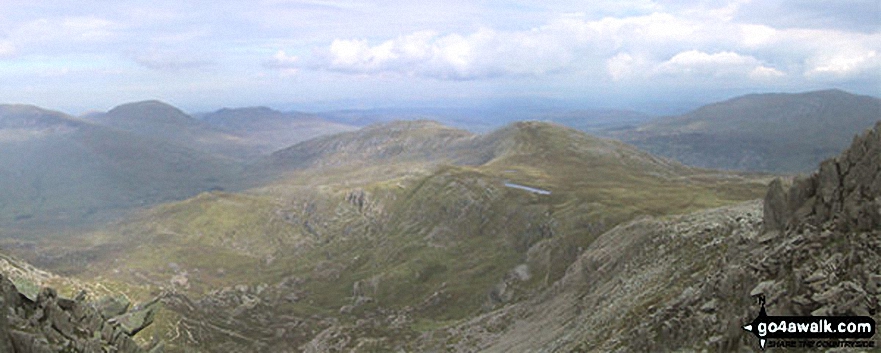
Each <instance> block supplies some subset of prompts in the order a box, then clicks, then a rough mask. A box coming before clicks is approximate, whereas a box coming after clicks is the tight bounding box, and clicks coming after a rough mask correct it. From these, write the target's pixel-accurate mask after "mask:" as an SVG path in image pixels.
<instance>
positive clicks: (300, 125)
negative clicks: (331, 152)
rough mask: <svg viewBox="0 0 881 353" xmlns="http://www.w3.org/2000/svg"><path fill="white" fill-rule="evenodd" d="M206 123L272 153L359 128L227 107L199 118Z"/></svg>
mask: <svg viewBox="0 0 881 353" xmlns="http://www.w3.org/2000/svg"><path fill="white" fill-rule="evenodd" d="M197 117H198V118H199V119H200V120H202V121H203V122H205V123H207V124H209V125H211V126H213V127H215V128H219V129H222V130H223V131H227V132H230V133H234V134H236V135H237V136H240V138H242V139H244V140H245V141H249V142H250V143H251V144H252V145H254V146H255V147H256V148H257V150H258V151H259V152H261V153H271V152H274V151H277V150H280V149H282V148H285V147H289V146H291V145H294V144H296V143H298V142H303V141H306V140H309V139H312V138H315V137H318V136H324V135H332V134H336V133H340V132H346V131H352V130H355V129H357V127H355V126H354V125H348V124H342V123H337V122H332V121H329V120H327V119H325V118H322V117H320V116H318V115H315V114H307V113H299V112H280V111H277V110H273V109H270V108H266V107H250V108H236V109H229V108H224V109H220V110H218V111H215V112H212V113H206V114H200V115H198V116H197Z"/></svg>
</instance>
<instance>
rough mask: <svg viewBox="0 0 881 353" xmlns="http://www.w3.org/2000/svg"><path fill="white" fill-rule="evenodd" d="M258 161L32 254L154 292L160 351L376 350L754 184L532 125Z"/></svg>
mask: <svg viewBox="0 0 881 353" xmlns="http://www.w3.org/2000/svg"><path fill="white" fill-rule="evenodd" d="M263 167H264V168H281V169H283V170H289V172H288V174H287V177H286V178H284V179H282V180H279V181H277V182H275V183H273V184H271V185H267V186H265V187H261V188H257V189H252V190H249V191H247V192H243V193H235V194H234V193H225V192H210V193H203V194H200V195H199V196H197V197H194V198H191V199H188V200H185V201H181V202H175V203H170V204H165V205H162V206H159V207H155V208H152V209H150V210H149V211H145V212H143V213H141V214H139V215H138V216H137V217H134V218H132V219H130V220H128V221H125V222H122V223H120V224H118V225H116V226H115V227H112V228H110V229H107V230H105V231H102V232H96V233H91V234H89V235H88V236H86V237H84V238H83V239H81V241H79V242H77V243H76V244H78V245H74V246H70V244H66V245H65V248H64V249H61V248H60V247H59V248H58V249H57V252H56V253H58V254H60V255H58V256H56V257H54V258H52V259H51V260H50V261H48V262H46V263H44V264H45V265H46V266H49V267H51V268H53V269H55V270H56V271H59V272H61V273H65V274H70V275H76V276H79V277H84V278H91V279H94V280H112V281H121V282H129V283H138V284H143V285H147V286H151V287H152V288H155V289H156V290H157V291H162V292H163V293H164V295H163V299H162V301H163V303H164V305H165V308H166V309H168V310H163V311H162V312H161V313H160V314H158V315H157V317H156V322H155V324H154V325H152V326H151V327H149V328H148V329H147V330H149V332H147V333H146V335H147V336H148V337H149V335H153V334H155V335H156V336H157V337H161V338H162V339H164V340H166V341H167V343H168V345H167V346H166V347H167V349H168V350H169V351H194V350H205V351H231V352H233V351H253V350H254V349H258V350H274V351H295V350H305V351H316V352H318V351H327V350H330V349H353V348H356V347H358V348H357V350H361V351H369V350H378V351H384V350H388V349H391V348H393V347H397V346H399V345H400V343H401V342H404V341H410V340H413V339H415V338H416V337H419V335H421V334H423V333H424V332H433V330H434V329H437V328H439V327H446V326H448V325H452V324H455V323H457V322H460V321H461V320H465V319H468V318H470V317H474V316H475V315H478V314H480V313H483V312H487V311H489V310H492V309H494V308H498V307H503V306H506V305H508V304H510V303H515V302H518V301H521V300H523V299H525V298H527V297H529V296H530V295H533V294H535V293H538V292H539V291H541V290H544V289H547V288H549V287H550V286H551V285H552V284H553V283H554V282H556V281H557V280H558V279H560V278H562V277H563V275H564V274H565V273H566V269H567V268H568V267H569V265H570V264H571V263H573V261H575V260H576V259H577V257H578V255H579V253H580V252H581V251H582V250H583V249H584V248H586V247H588V246H590V244H591V243H592V242H593V241H594V239H596V238H597V237H598V236H599V235H600V234H602V233H603V232H605V231H606V230H609V229H611V228H612V227H614V226H616V225H618V224H620V223H622V222H624V221H627V220H631V219H634V218H635V217H639V216H643V215H652V216H659V215H668V214H680V213H684V212H689V211H693V210H698V209H704V208H708V207H715V206H721V205H727V204H732V203H737V202H741V201H743V200H751V199H755V198H758V197H760V196H761V195H762V193H763V192H764V189H765V186H764V185H765V181H766V180H759V179H760V178H757V177H753V176H745V175H737V174H731V173H720V172H716V171H708V170H702V169H695V168H689V167H685V166H683V165H680V164H678V163H675V162H670V161H667V160H664V159H661V158H657V157H654V156H652V155H649V154H647V153H644V152H641V151H639V150H637V149H636V148H634V147H632V146H629V145H626V144H623V143H619V142H616V141H612V140H606V139H600V138H596V137H592V136H589V135H586V134H584V133H581V132H578V131H575V130H571V129H568V128H564V127H561V126H558V125H554V124H548V123H536V122H520V123H515V124H512V125H510V126H507V127H505V128H503V129H500V130H498V131H496V132H493V133H490V134H487V135H473V134H470V133H467V132H464V131H461V130H454V129H449V128H446V127H443V126H441V125H439V124H435V123H431V122H410V123H392V124H388V125H381V126H374V127H370V128H367V129H364V130H361V131H358V132H353V133H344V134H340V135H335V136H333V137H325V138H320V139H317V140H313V141H307V142H304V143H301V144H299V145H297V146H294V147H292V148H291V149H289V150H286V151H283V152H280V153H277V154H275V155H273V156H272V157H271V158H269V159H268V160H267V161H266V164H264V165H263ZM82 258H88V259H89V260H88V261H82ZM145 332H146V331H145Z"/></svg>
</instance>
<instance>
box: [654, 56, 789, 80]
mask: <svg viewBox="0 0 881 353" xmlns="http://www.w3.org/2000/svg"><path fill="white" fill-rule="evenodd" d="M654 72H655V73H656V74H660V75H673V76H698V77H704V78H709V77H725V78H738V77H743V76H746V77H749V78H750V79H754V80H767V79H773V78H778V77H783V76H785V75H786V74H785V73H783V72H782V71H780V70H777V69H775V68H772V67H768V66H765V65H764V64H763V63H762V62H761V61H759V60H758V59H756V58H755V57H752V56H749V55H742V54H738V53H734V52H730V51H724V52H718V53H713V54H709V53H705V52H702V51H698V50H689V51H684V52H681V53H678V54H676V55H674V56H673V57H672V58H670V60H667V61H665V62H663V63H661V64H659V65H657V66H656V67H655V70H654Z"/></svg>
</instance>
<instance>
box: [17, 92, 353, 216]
mask: <svg viewBox="0 0 881 353" xmlns="http://www.w3.org/2000/svg"><path fill="white" fill-rule="evenodd" d="M217 115H223V114H221V113H218V114H215V115H212V117H216V116H217ZM212 117H209V119H208V121H202V120H198V119H195V118H193V117H191V116H189V115H187V114H186V113H184V112H182V111H181V110H179V109H177V108H175V107H173V106H170V105H168V104H165V103H162V102H158V101H145V102H137V103H129V104H124V105H121V106H118V107H116V108H113V109H111V110H110V111H108V112H106V113H93V114H89V115H88V116H85V117H83V118H74V117H71V116H68V115H66V114H64V113H61V112H57V111H50V110H45V109H42V108H39V107H34V106H25V105H3V106H0V226H3V225H5V226H7V227H10V228H19V227H30V226H52V225H55V226H65V225H68V226H69V225H77V224H89V223H92V222H95V221H99V220H106V219H110V218H108V217H111V218H112V217H113V215H118V214H120V213H122V212H125V211H126V210H130V209H132V208H134V207H143V206H148V205H153V204H156V203H159V202H165V201H170V200H179V199H184V198H187V197H189V196H193V195H195V194H197V193H199V192H202V191H208V190H223V189H239V188H241V187H243V186H245V185H249V183H250V182H249V181H248V176H246V175H245V174H242V173H241V171H242V170H243V166H244V165H246V164H247V163H251V162H253V161H256V160H257V159H258V158H260V156H261V155H263V154H265V153H268V152H271V149H272V148H274V147H273V146H278V145H279V143H286V142H284V141H290V142H295V141H298V140H302V139H307V138H311V137H315V136H319V135H322V134H327V133H332V132H336V131H337V130H347V129H351V128H349V127H346V126H342V125H339V124H333V123H329V122H328V123H326V125H323V121H321V120H320V119H308V120H307V121H306V122H303V123H298V122H296V119H293V118H291V119H288V120H289V121H290V123H289V124H288V125H285V126H280V125H279V124H275V125H272V124H267V125H265V129H267V130H272V129H275V128H278V129H283V131H282V132H281V133H280V134H286V135H291V136H294V137H293V138H288V139H287V140H286V139H285V138H283V137H280V138H276V139H272V138H264V137H263V135H260V131H261V130H259V129H257V128H250V129H249V128H247V126H245V125H246V124H239V125H235V124H233V123H232V122H230V119H227V120H226V121H225V122H224V121H222V119H219V118H212ZM244 119H247V117H246V118H244ZM265 120H266V119H262V120H261V121H265ZM209 121H210V122H209ZM211 122H213V123H216V125H215V124H212V123H211ZM323 126H326V127H323ZM236 128H238V129H236ZM255 131H256V132H255ZM264 131H265V130H264ZM271 133H272V132H269V134H271ZM280 141H281V142H280ZM267 146H268V147H267Z"/></svg>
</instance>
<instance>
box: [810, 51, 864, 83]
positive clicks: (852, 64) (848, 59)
mask: <svg viewBox="0 0 881 353" xmlns="http://www.w3.org/2000/svg"><path fill="white" fill-rule="evenodd" d="M879 70H881V55H878V52H877V51H875V50H867V51H856V52H844V53H836V54H834V55H827V56H822V57H819V58H816V59H814V60H813V65H812V67H810V68H809V69H808V70H807V71H806V72H805V75H806V76H839V77H851V76H855V75H860V74H863V73H866V72H873V73H874V74H876V75H877V74H878V73H879Z"/></svg>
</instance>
